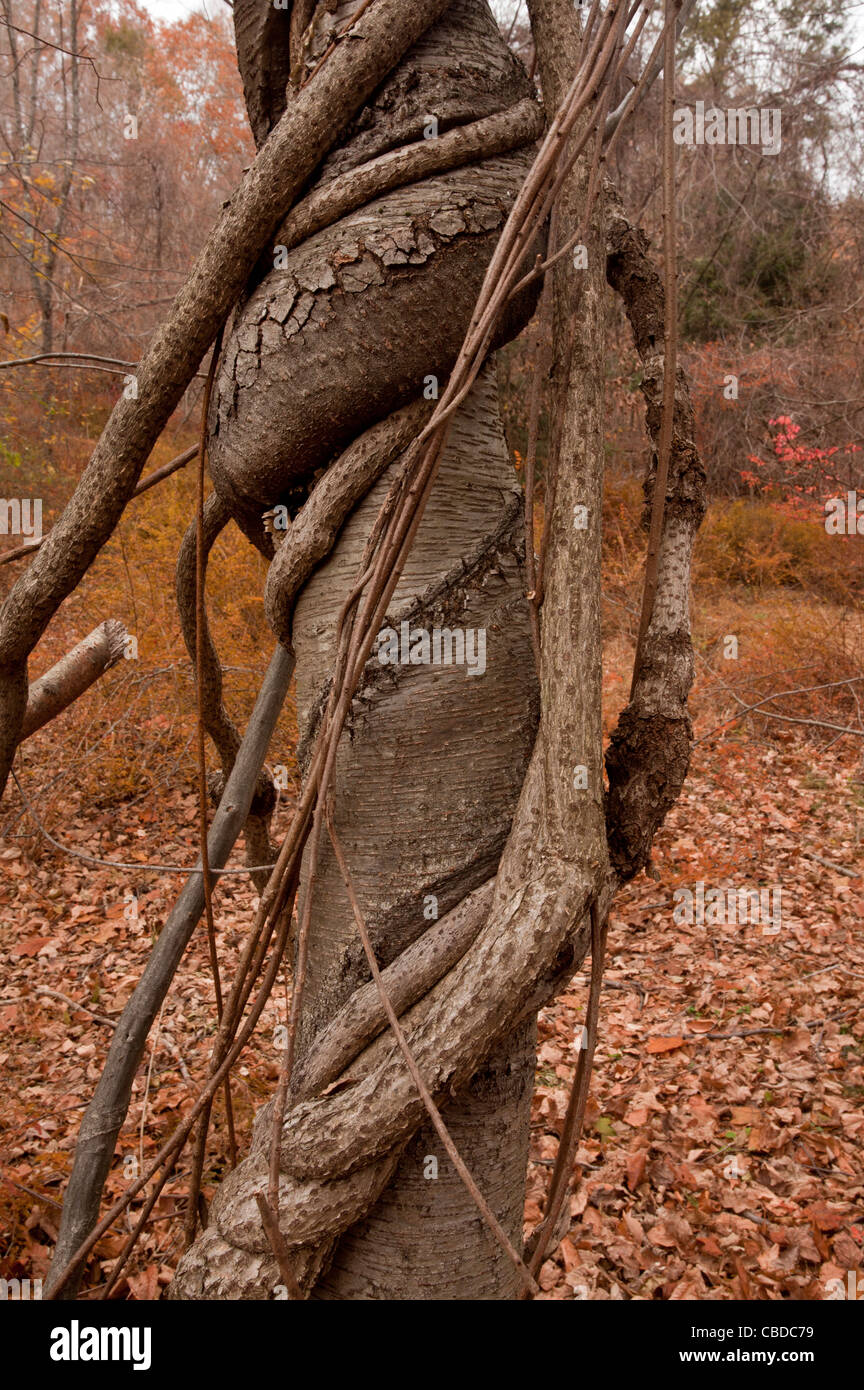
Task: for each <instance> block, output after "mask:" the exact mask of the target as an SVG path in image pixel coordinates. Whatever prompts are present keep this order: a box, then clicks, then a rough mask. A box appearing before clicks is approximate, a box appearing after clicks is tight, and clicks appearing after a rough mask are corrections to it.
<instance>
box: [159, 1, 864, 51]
mask: <svg viewBox="0 0 864 1390" xmlns="http://www.w3.org/2000/svg"><path fill="white" fill-rule="evenodd" d="M141 4H142V5H143V7H144V9H145V10H148V11H149V13H150V14H152V15H153V17H154V18H155V19H182V18H183V17H184V16H185V15H188V14H191V13H192V11H193V10H204V11H206V13H207V14H214V13H215V11H216V10H217V9H225V8H226V5H225V0H141ZM833 4H834V5H836V0H833ZM841 8H842V9H845V10H848V11H849V12H850V13H851V14H852V16H853V20H854V22H855V28H856V30H857V32H858V35H859V42H860V43H861V44H862V47H864V0H861V3H860V4H859V3H856V0H851V2H850V0H845V3H843V4H842V6H841Z"/></svg>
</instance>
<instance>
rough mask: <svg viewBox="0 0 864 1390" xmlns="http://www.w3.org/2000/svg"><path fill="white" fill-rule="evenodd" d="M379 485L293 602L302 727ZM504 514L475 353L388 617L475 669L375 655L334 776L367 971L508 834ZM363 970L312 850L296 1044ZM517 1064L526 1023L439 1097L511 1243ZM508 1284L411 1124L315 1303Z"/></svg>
mask: <svg viewBox="0 0 864 1390" xmlns="http://www.w3.org/2000/svg"><path fill="white" fill-rule="evenodd" d="M388 482H389V478H388V477H386V476H385V478H384V479H382V481H381V482H380V483H379V484H378V486H377V487H376V489H375V490H374V491H373V493H372V494H371V495H370V496H369V498H368V499H367V501H366V502H365V503H364V504H363V506H362V507H361V508H359V509H358V511H357V512H356V513H355V515H354V516H353V517H352V519H351V521H350V522H349V524H348V525H347V526H346V528H345V531H344V533H343V536H342V538H341V540H340V543H339V545H338V547H337V549H336V551H335V553H334V554H333V556H332V558H331V560H330V561H329V563H328V564H326V565H325V566H324V567H323V568H322V569H321V570H319V571H318V573H317V574H316V575H315V576H314V577H313V579H312V580H311V582H310V583H309V585H308V586H307V588H306V590H305V591H304V593H303V595H302V597H301V599H300V602H299V603H298V606H297V612H296V615H295V623H294V632H295V647H296V652H297V681H298V706H299V708H298V722H299V726H300V728H301V729H302V728H304V726H305V727H306V728H307V729H308V725H309V719H310V712H311V711H314V708H315V701H316V696H317V694H318V691H319V689H320V686H321V684H322V682H323V681H324V680H325V679H326V677H327V675H328V673H329V669H330V665H331V657H332V652H333V641H332V637H333V626H334V622H335V619H336V616H337V614H338V610H339V608H340V606H341V603H342V600H343V598H344V595H345V592H346V591H347V589H348V588H349V587H350V585H351V583H352V582H353V579H354V576H355V574H356V572H357V566H358V562H359V558H360V555H361V553H362V549H363V545H364V543H365V538H366V535H367V534H368V531H369V528H370V526H371V523H372V520H373V519H374V516H375V514H376V511H377V508H378V506H379V505H380V503H381V500H382V499H383V495H384V492H385V491H386V487H387V484H388ZM502 502H503V506H502ZM520 524H521V508H520V507H519V497H518V492H517V491H516V488H515V478H514V474H513V470H512V466H511V465H510V462H509V460H508V456H507V449H506V445H505V442H504V439H503V436H502V434H501V429H500V425H499V423H498V407H497V388H496V383H495V377H494V367H493V366H491V365H490V366H489V367H487V368H486V370H485V372H484V373H483V375H482V377H481V379H480V380H479V381H478V383H477V385H476V386H475V389H474V391H473V392H472V394H471V396H470V397H469V399H468V400H467V401H466V403H465V406H464V407H463V409H462V410H461V412H460V414H459V415H458V417H457V419H456V421H455V422H454V426H453V430H452V433H451V436H450V441H449V444H448V448H447V452H446V455H445V457H444V460H443V463H442V468H441V473H440V474H439V477H438V479H437V481H436V484H435V490H434V492H433V495H432V497H431V499H430V502H429V505H428V507H427V511H426V514H425V516H424V520H423V523H422V525H421V528H420V531H419V533H418V536H417V540H416V542H415V545H414V548H413V550H412V553H411V556H410V558H409V561H408V565H407V566H406V572H405V574H404V575H403V578H402V581H401V583H400V585H399V588H398V589H397V591H396V594H395V595H394V599H393V603H392V610H391V619H390V625H391V627H392V628H393V629H394V630H395V631H396V632H399V631H400V628H401V623H402V621H405V620H408V621H409V622H410V626H411V630H412V631H415V630H416V631H419V630H430V631H431V629H433V628H434V627H436V626H438V627H441V628H444V627H448V628H462V629H465V628H468V629H474V630H475V631H476V630H478V629H479V630H480V631H481V632H483V633H485V640H486V669H485V672H484V673H482V674H473V675H472V674H471V671H470V669H468V668H467V667H466V666H456V665H452V666H437V667H436V666H434V665H419V664H418V665H409V666H396V667H394V666H384V667H381V669H380V678H379V679H377V680H375V682H374V684H372V685H370V686H367V687H366V688H365V689H361V691H360V692H359V694H360V699H359V701H358V713H357V715H356V717H355V720H354V722H353V726H352V728H351V730H350V733H349V736H348V737H347V738H346V739H345V742H344V747H343V749H342V752H341V754H340V759H339V764H338V776H337V779H336V783H335V786H334V799H335V806H336V820H337V826H338V830H339V835H340V839H341V841H342V843H343V846H344V849H345V853H346V856H347V858H348V861H349V865H350V868H351V874H352V879H353V881H354V886H355V889H356V891H357V894H358V897H359V899H360V903H361V906H362V908H363V911H364V915H365V917H366V920H367V923H368V925H369V930H370V933H371V935H372V940H373V943H374V946H375V951H376V955H377V957H378V960H379V963H380V964H381V965H382V966H383V965H387V964H389V963H390V962H391V961H392V960H393V959H394V958H395V957H396V956H397V955H399V954H400V953H401V952H402V951H404V950H405V948H406V947H407V946H408V945H409V944H410V943H411V942H412V941H414V940H415V939H416V938H417V937H418V936H420V935H421V934H422V933H423V932H424V931H425V930H426V929H427V928H428V927H429V926H430V925H431V919H432V914H433V913H434V914H436V915H439V914H440V915H442V916H443V914H444V913H445V912H447V911H449V910H450V909H451V908H453V907H455V906H456V905H457V903H459V902H460V901H461V900H462V899H463V898H464V897H465V896H466V895H467V894H468V893H470V892H471V891H472V890H473V889H475V888H477V887H479V886H480V884H482V883H483V882H484V880H486V879H487V878H489V877H490V876H491V875H492V874H494V872H495V869H496V868H497V864H498V859H499V857H500V854H501V850H502V848H503V845H504V842H505V839H506V836H507V833H508V831H509V828H510V822H511V819H512V815H513V811H514V809H515V806H516V801H517V799H518V796H519V791H520V788H521V785H522V781H523V778H524V774H525V769H526V767H527V761H528V756H529V753H530V750H531V745H532V742H533V736H534V729H535V717H534V716H535V713H536V674H535V669H534V660H533V654H532V650H531V644H530V637H529V629H528V620H527V611H526V605H525V601H524V596H523V594H524V584H523V578H522V572H521V563H520V549H521V535H520ZM469 556H470V557H471V562H470V565H467V566H466V565H465V564H464V561H465V560H466V558H467V557H469ZM427 596H428V597H427ZM403 615H404V617H403ZM306 891H308V885H306ZM367 978H368V968H367V967H366V963H365V960H364V958H363V955H362V951H361V950H360V943H359V941H358V939H357V929H356V926H355V923H354V920H353V917H352V913H351V909H350V906H349V904H348V900H347V898H346V894H345V889H344V886H343V884H342V880H341V877H340V875H339V872H338V868H337V866H336V865H335V862H334V860H333V858H332V854H330V853H327V854H326V855H324V857H323V859H322V861H321V862H320V864H319V869H318V874H317V877H316V881H315V885H314V916H313V929H312V937H311V941H310V957H309V973H308V980H307V994H306V996H305V1001H306V1002H305V1008H304V1013H303V1018H302V1042H303V1045H308V1043H309V1042H311V1040H312V1038H313V1037H314V1036H315V1034H316V1033H317V1032H318V1030H319V1029H320V1028H321V1027H322V1026H323V1025H324V1024H326V1022H327V1020H328V1019H329V1017H330V1016H331V1015H332V1014H333V1013H334V1012H335V1010H337V1009H338V1008H339V1007H340V1006H341V1005H342V1004H343V1003H344V1001H345V999H346V998H347V997H348V996H349V995H350V994H351V993H352V992H353V991H354V990H355V989H356V988H357V987H358V986H359V985H361V984H362V983H363V982H364V981H365V980H366V979H367ZM533 1072H534V1025H533V1020H528V1021H527V1022H526V1023H524V1024H522V1025H521V1026H520V1028H519V1029H518V1030H517V1031H516V1033H515V1035H514V1036H513V1037H512V1038H510V1039H509V1040H508V1041H507V1043H506V1044H505V1045H504V1046H502V1047H500V1048H499V1049H497V1050H496V1051H495V1053H494V1055H493V1056H492V1057H491V1058H490V1060H489V1063H488V1064H487V1066H486V1067H484V1069H483V1070H482V1071H481V1072H480V1073H478V1074H477V1075H476V1076H474V1077H473V1078H472V1080H471V1081H470V1083H469V1085H468V1086H467V1088H466V1090H465V1092H464V1093H463V1094H461V1095H459V1096H457V1097H455V1098H454V1100H453V1102H452V1103H451V1104H449V1105H448V1107H447V1124H448V1127H449V1128H450V1130H451V1133H452V1135H453V1138H454V1140H455V1142H456V1144H457V1147H458V1148H459V1149H460V1152H461V1153H462V1157H463V1158H464V1159H465V1161H466V1163H467V1164H468V1167H469V1169H470V1170H471V1172H472V1174H473V1176H474V1178H475V1180H476V1181H477V1183H478V1185H479V1186H480V1188H481V1190H482V1191H483V1193H484V1195H485V1196H486V1197H487V1200H488V1201H489V1203H490V1205H491V1207H492V1210H493V1211H494V1212H495V1214H496V1216H497V1217H498V1219H499V1220H500V1221H501V1223H502V1225H503V1226H504V1227H505V1229H506V1230H507V1232H508V1235H509V1236H510V1238H511V1240H512V1242H513V1243H514V1244H515V1245H516V1246H517V1247H518V1246H519V1245H520V1244H521V1228H522V1206H523V1200H524V1184H525V1173H526V1165H527V1148H528V1120H529V1107H530V1100H531V1094H532V1089H533ZM430 1160H431V1162H430ZM515 1292H516V1273H515V1270H514V1268H513V1266H512V1265H511V1263H510V1262H509V1261H508V1260H507V1259H506V1257H505V1256H504V1255H503V1253H502V1252H501V1250H500V1249H499V1248H498V1247H497V1246H495V1245H494V1243H490V1237H489V1235H488V1232H487V1231H486V1228H485V1227H484V1225H483V1223H482V1222H481V1220H480V1218H479V1217H478V1214H477V1211H476V1208H475V1207H474V1205H473V1202H472V1201H471V1198H470V1197H469V1196H468V1194H467V1192H466V1191H465V1188H464V1187H463V1185H462V1182H461V1180H460V1178H459V1176H458V1175H457V1173H456V1172H455V1170H454V1169H453V1167H452V1165H451V1164H450V1162H449V1160H448V1159H447V1157H446V1155H445V1154H444V1153H443V1151H442V1149H441V1144H440V1141H439V1140H438V1139H437V1137H436V1136H435V1134H434V1132H433V1131H432V1130H431V1127H429V1126H424V1127H423V1128H422V1129H421V1130H420V1132H419V1133H418V1134H417V1135H416V1136H415V1137H414V1139H413V1140H412V1141H411V1143H410V1144H409V1145H408V1148H407V1149H406V1151H405V1153H404V1154H403V1156H402V1158H401V1160H400V1163H399V1167H398V1169H397V1171H396V1174H395V1177H394V1179H393V1181H392V1183H391V1184H390V1186H389V1187H388V1189H387V1191H386V1192H385V1194H384V1196H383V1197H382V1199H381V1201H380V1202H379V1203H378V1204H377V1205H376V1206H375V1208H374V1209H373V1210H372V1211H371V1212H370V1213H369V1214H368V1216H366V1218H365V1219H364V1220H363V1221H362V1222H361V1223H360V1224H359V1225H358V1226H355V1227H353V1228H352V1229H351V1230H350V1231H348V1232H347V1233H346V1235H345V1236H343V1238H342V1240H341V1241H340V1242H339V1244H338V1246H337V1248H336V1251H335V1253H334V1256H333V1261H332V1265H331V1268H330V1272H329V1274H328V1275H327V1276H326V1278H325V1279H324V1280H322V1281H321V1282H320V1284H319V1285H318V1287H317V1292H316V1294H315V1295H314V1296H316V1297H321V1298H349V1299H358V1298H359V1299H368V1298H376V1299H381V1298H386V1299H434V1298H449V1299H456V1298H458V1299H476V1298H510V1297H513V1295H514V1294H515Z"/></svg>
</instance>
